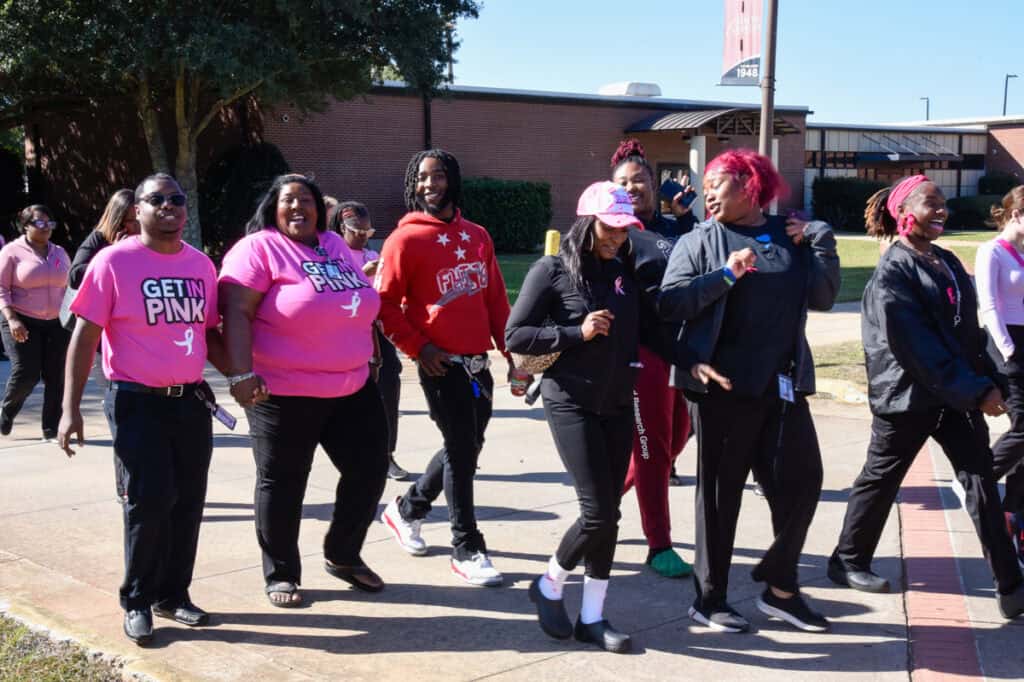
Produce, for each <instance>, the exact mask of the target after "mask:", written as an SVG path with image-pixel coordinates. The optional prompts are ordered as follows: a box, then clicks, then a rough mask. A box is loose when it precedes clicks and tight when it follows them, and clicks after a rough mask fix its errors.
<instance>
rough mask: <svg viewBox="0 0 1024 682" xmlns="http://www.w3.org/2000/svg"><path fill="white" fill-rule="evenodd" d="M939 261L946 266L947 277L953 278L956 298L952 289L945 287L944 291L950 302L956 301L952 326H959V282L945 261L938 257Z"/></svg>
mask: <svg viewBox="0 0 1024 682" xmlns="http://www.w3.org/2000/svg"><path fill="white" fill-rule="evenodd" d="M939 262H940V263H942V267H944V268H946V272H947V273H949V278H950V279H951V280H953V286H954V287H955V288H956V300H955V301H954V300H952V299H953V289H947V290H946V293H947V294H949V298H950V301H949V302H950V303H956V315H954V316H953V327H959V326H960V299H961V296H960V283H959V282H957V281H956V275H954V274H953V270H952V268H950V267H949V265H947V264H946V261H944V260H942V258H941V257H939Z"/></svg>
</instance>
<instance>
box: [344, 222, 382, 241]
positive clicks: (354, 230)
mask: <svg viewBox="0 0 1024 682" xmlns="http://www.w3.org/2000/svg"><path fill="white" fill-rule="evenodd" d="M345 229H346V230H347V231H348V232H351V233H352V234H358V235H359V236H360V237H366V238H370V237H372V236H373V233H374V232H376V231H377V230H375V229H373V228H372V227H368V228H366V229H365V230H362V229H360V228H358V227H349V226H348V225H346V226H345Z"/></svg>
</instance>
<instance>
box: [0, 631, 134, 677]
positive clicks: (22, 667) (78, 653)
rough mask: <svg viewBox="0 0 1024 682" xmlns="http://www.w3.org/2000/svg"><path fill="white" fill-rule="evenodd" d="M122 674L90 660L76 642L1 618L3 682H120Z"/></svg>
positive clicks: (106, 665) (1, 672) (0, 652)
mask: <svg viewBox="0 0 1024 682" xmlns="http://www.w3.org/2000/svg"><path fill="white" fill-rule="evenodd" d="M120 679H121V671H120V669H118V668H116V667H115V666H113V665H111V664H109V663H105V662H103V661H99V660H92V659H90V657H89V655H88V654H87V653H86V651H85V649H83V648H82V647H80V646H78V645H77V644H74V643H72V642H58V641H55V640H52V639H50V638H48V637H47V636H46V635H43V634H38V633H35V632H32V631H31V630H29V629H28V628H26V627H25V626H24V625H22V624H21V623H18V622H16V621H14V620H11V619H10V618H5V617H0V682H22V681H25V680H32V682H116V681H118V680H120Z"/></svg>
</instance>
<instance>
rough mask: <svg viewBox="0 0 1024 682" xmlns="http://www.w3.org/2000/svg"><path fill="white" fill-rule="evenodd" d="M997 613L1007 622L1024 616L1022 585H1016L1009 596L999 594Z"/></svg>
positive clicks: (1023, 589)
mask: <svg viewBox="0 0 1024 682" xmlns="http://www.w3.org/2000/svg"><path fill="white" fill-rule="evenodd" d="M998 599H999V613H1000V614H1002V616H1003V618H1006V619H1007V620H1013V619H1014V618H1016V617H1017V616H1019V615H1021V614H1024V585H1018V586H1017V589H1016V590H1014V591H1013V592H1011V593H1010V594H1000V595H999V597H998Z"/></svg>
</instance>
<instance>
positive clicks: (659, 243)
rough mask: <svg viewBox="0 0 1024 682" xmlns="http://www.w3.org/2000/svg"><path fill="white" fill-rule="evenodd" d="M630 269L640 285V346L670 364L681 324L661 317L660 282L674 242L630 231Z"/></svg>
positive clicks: (640, 231)
mask: <svg viewBox="0 0 1024 682" xmlns="http://www.w3.org/2000/svg"><path fill="white" fill-rule="evenodd" d="M629 241H630V247H631V248H630V254H629V257H628V260H629V266H630V268H631V269H632V270H633V272H634V275H635V277H636V279H637V283H638V284H639V285H640V290H641V293H640V345H642V346H644V347H646V348H648V349H650V350H652V351H654V352H655V353H657V354H658V355H659V356H661V357H662V358H664V360H665V361H666V362H668V363H670V364H671V362H672V358H673V357H674V354H675V341H676V336H678V334H679V324H678V323H673V322H665V321H664V320H662V319H661V316H660V315H659V314H658V296H659V294H660V293H661V279H662V277H664V275H665V268H666V267H667V266H668V258H669V255H670V254H671V253H672V245H673V242H672V241H671V240H670V239H668V238H666V237H664V236H663V235H661V234H660V233H658V232H655V231H653V230H648V229H644V230H640V229H637V228H635V227H631V228H629Z"/></svg>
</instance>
